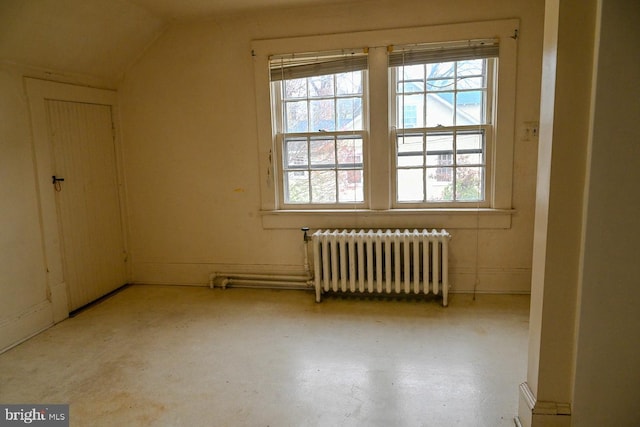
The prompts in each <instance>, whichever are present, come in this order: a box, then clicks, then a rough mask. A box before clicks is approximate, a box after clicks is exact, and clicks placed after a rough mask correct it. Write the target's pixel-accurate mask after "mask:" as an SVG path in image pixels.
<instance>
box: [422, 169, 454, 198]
mask: <svg viewBox="0 0 640 427" xmlns="http://www.w3.org/2000/svg"><path fill="white" fill-rule="evenodd" d="M452 200H453V168H450V167H442V168H429V169H427V201H429V202H450V201H452Z"/></svg>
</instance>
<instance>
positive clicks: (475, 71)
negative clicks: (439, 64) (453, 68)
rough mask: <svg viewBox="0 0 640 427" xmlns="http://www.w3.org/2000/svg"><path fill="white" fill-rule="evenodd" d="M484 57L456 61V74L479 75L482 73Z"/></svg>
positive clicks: (461, 75) (462, 75)
mask: <svg viewBox="0 0 640 427" xmlns="http://www.w3.org/2000/svg"><path fill="white" fill-rule="evenodd" d="M484 62H485V60H484V59H467V60H465V61H458V76H460V77H464V76H479V75H482V74H484Z"/></svg>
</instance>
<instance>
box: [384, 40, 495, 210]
mask: <svg viewBox="0 0 640 427" xmlns="http://www.w3.org/2000/svg"><path fill="white" fill-rule="evenodd" d="M497 56H498V44H497V42H495V41H493V40H475V41H471V40H470V41H464V42H451V43H438V44H426V45H412V46H406V47H394V48H393V51H392V52H391V53H390V54H389V70H390V75H391V82H392V85H391V91H392V96H391V99H392V107H391V115H392V120H391V121H392V124H393V132H392V139H393V144H394V160H395V162H394V165H395V174H394V178H395V180H394V183H395V186H394V189H395V201H396V206H397V207H402V206H421V205H424V206H433V205H442V204H448V205H453V206H464V205H465V204H469V203H470V202H472V205H473V206H477V205H481V206H486V205H487V202H488V200H489V197H490V192H491V185H490V182H488V179H489V177H490V176H491V175H490V170H491V156H490V153H491V148H492V146H493V132H492V125H493V122H494V119H493V99H494V94H493V90H494V87H495V84H494V74H495V68H496V66H495V61H496V60H495V58H496V57H497Z"/></svg>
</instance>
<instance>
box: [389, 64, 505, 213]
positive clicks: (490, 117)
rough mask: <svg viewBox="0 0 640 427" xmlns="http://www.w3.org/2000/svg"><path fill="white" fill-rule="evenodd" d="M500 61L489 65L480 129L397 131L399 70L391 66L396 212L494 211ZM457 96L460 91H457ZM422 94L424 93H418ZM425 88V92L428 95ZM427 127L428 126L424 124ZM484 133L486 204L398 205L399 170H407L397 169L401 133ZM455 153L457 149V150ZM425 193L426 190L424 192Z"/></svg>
mask: <svg viewBox="0 0 640 427" xmlns="http://www.w3.org/2000/svg"><path fill="white" fill-rule="evenodd" d="M496 62H497V58H495V60H489V61H488V62H487V64H486V77H487V82H486V96H487V99H486V104H485V106H486V108H487V111H486V113H485V114H486V120H485V123H484V124H481V125H468V126H462V125H460V126H458V125H452V126H445V127H433V126H431V127H429V126H423V127H413V128H402V129H399V128H397V120H398V108H397V107H398V104H397V101H396V100H397V99H398V91H397V81H398V80H397V68H398V67H394V66H389V91H390V94H389V99H390V105H389V115H390V117H389V122H390V126H391V128H392V132H391V149H392V150H393V152H392V158H391V160H392V165H393V172H392V173H391V175H390V177H389V178H390V179H391V182H392V189H391V191H392V206H393V208H396V209H412V208H413V209H430V208H491V201H492V199H493V198H492V193H493V187H494V185H493V182H492V181H491V179H492V176H493V175H492V170H493V152H494V144H495V132H494V126H495V124H496V119H495V115H496V102H495V98H496V96H495V95H496V86H497V85H496V79H497V77H498V76H497V68H498V67H497V66H496ZM456 92H457V90H456ZM419 93H420V94H422V92H419ZM424 93H427V92H426V88H425V92H424ZM425 125H426V123H425ZM475 129H478V130H482V131H483V132H484V178H483V185H484V199H483V200H471V201H459V200H458V201H456V200H453V201H428V200H426V201H421V202H418V201H406V202H405V201H399V200H398V169H405V167H402V166H398V164H397V160H398V150H397V149H398V145H397V136H398V135H399V134H400V133H401V132H404V133H421V134H424V135H425V136H426V134H428V133H438V132H447V131H451V132H457V131H461V132H464V131H465V130H475ZM454 150H455V148H454ZM452 156H453V157H455V154H454V153H452ZM423 169H425V170H426V169H429V167H428V166H427V165H426V164H425V165H424V166H423ZM455 171H456V167H453V173H454V174H455ZM423 191H426V190H423Z"/></svg>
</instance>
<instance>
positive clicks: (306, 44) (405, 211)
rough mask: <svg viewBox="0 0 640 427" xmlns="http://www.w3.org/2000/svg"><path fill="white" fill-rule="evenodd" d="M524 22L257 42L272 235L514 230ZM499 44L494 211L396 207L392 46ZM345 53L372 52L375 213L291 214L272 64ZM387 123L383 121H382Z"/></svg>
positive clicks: (369, 195) (261, 150) (369, 180)
mask: <svg viewBox="0 0 640 427" xmlns="http://www.w3.org/2000/svg"><path fill="white" fill-rule="evenodd" d="M518 29H519V20H518V19H504V20H494V21H483V22H471V23H459V24H445V25H434V26H423V27H409V28H397V29H384V30H373V31H361V32H351V33H341V34H326V35H314V36H302V37H287V38H278V39H263V40H254V41H253V42H252V45H251V47H252V58H253V61H254V77H255V87H254V89H255V93H256V113H257V133H258V135H257V136H258V166H259V182H260V208H261V210H260V215H261V218H262V223H263V227H265V228H286V229H294V228H298V227H300V226H309V227H312V228H319V227H372V228H374V227H396V226H397V227H424V226H429V227H434V226H437V227H449V228H477V227H479V228H503V229H504V228H510V226H511V217H512V215H513V214H514V212H515V210H514V209H513V208H512V189H513V167H514V165H513V151H514V142H515V141H514V137H515V120H514V119H515V97H516V62H517V44H518V41H517V37H514V35H515V34H517V30H518ZM485 38H493V39H497V40H498V42H499V44H500V52H499V60H498V63H499V70H498V73H497V74H498V81H497V96H496V99H495V100H494V102H495V103H496V105H497V110H496V117H497V122H496V123H495V125H494V126H495V127H494V132H495V144H494V151H493V153H491V156H492V159H493V165H494V167H493V169H492V170H491V176H490V182H491V183H492V186H493V192H492V194H491V199H490V200H489V203H488V207H484V208H483V207H478V206H473V207H468V208H460V207H435V208H433V207H427V208H425V207H421V208H396V207H395V206H394V205H393V199H392V179H391V178H392V176H391V174H392V173H394V171H393V168H392V162H393V156H394V153H393V151H394V149H393V145H392V144H391V141H392V139H391V132H390V129H391V126H392V123H391V122H390V114H389V105H390V99H389V96H390V95H389V94H390V91H389V87H388V85H389V76H388V74H389V73H388V67H387V48H388V46H389V45H394V44H395V45H408V44H412V43H415V44H418V43H438V42H448V41H451V40H464V39H485ZM345 46H361V47H363V48H364V47H368V48H369V72H368V81H369V89H368V104H369V105H368V111H369V131H368V143H367V149H366V153H365V156H366V157H365V159H364V161H365V162H366V163H367V164H368V172H367V173H366V175H365V177H364V179H365V182H366V184H365V185H366V188H367V189H366V190H365V191H366V194H365V198H366V199H367V201H368V204H367V205H368V207H366V208H357V207H354V208H353V209H342V210H340V209H334V208H326V209H296V207H294V209H285V207H284V206H283V205H282V203H281V201H280V200H279V198H278V194H279V193H278V192H279V191H280V187H279V186H280V185H281V184H279V183H278V179H277V178H278V174H279V173H280V171H279V170H278V167H279V166H278V164H277V160H278V159H277V157H276V156H277V155H278V153H277V151H276V150H275V148H276V146H275V142H274V141H275V138H274V133H273V127H272V121H271V97H270V82H269V66H268V59H269V57H270V56H272V55H282V54H288V53H296V52H313V51H328V50H339V49H343V48H344V47H345ZM380 118H382V119H380Z"/></svg>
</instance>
